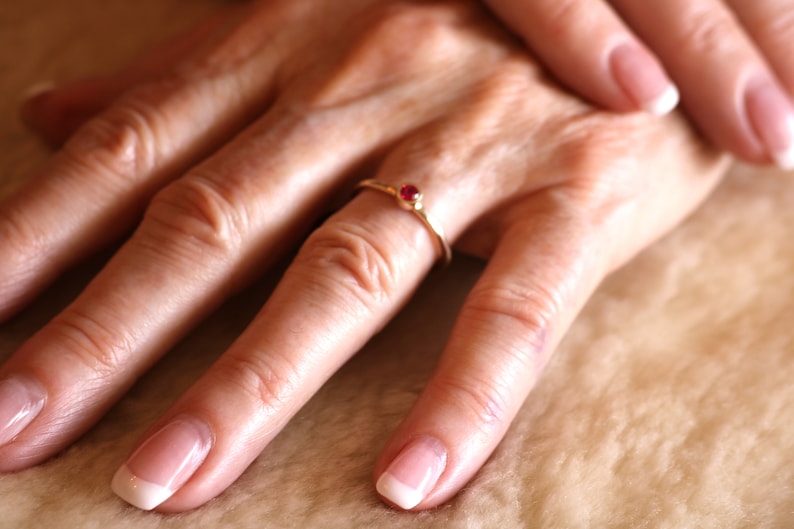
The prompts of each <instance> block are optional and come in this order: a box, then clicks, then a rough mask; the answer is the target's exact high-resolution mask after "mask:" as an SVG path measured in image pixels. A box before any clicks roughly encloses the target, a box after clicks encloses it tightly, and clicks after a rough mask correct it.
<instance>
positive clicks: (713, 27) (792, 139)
mask: <svg viewBox="0 0 794 529" xmlns="http://www.w3.org/2000/svg"><path fill="white" fill-rule="evenodd" d="M487 2H488V3H489V4H490V5H491V6H492V7H493V9H494V10H495V11H496V12H497V13H498V14H499V15H500V16H501V17H502V19H503V20H504V21H505V22H507V23H508V24H509V25H510V26H512V27H513V28H514V29H515V30H516V31H517V32H518V33H519V34H520V35H521V36H522V37H523V39H524V40H525V41H526V42H527V44H528V45H529V46H530V47H531V48H532V50H533V51H535V52H537V53H538V54H539V56H540V58H541V59H542V60H543V62H544V63H545V64H546V65H547V66H548V67H549V68H550V69H551V70H552V71H553V72H554V74H555V75H557V76H558V77H559V78H560V79H561V80H562V81H563V82H564V83H565V84H566V85H568V86H569V87H571V88H572V89H574V90H576V91H577V92H578V93H580V94H582V95H583V96H585V97H587V98H589V99H590V100H591V101H593V102H595V103H597V104H600V105H604V106H606V107H608V108H611V109H614V110H623V111H631V110H640V109H644V110H647V111H649V112H651V113H654V114H664V113H666V112H668V111H669V110H672V109H673V108H674V107H675V105H676V104H677V103H678V90H677V89H676V88H675V86H674V85H673V84H672V83H671V81H670V79H669V78H668V77H667V73H666V72H665V69H666V70H667V72H669V74H670V75H671V76H672V79H673V80H674V81H675V83H676V84H677V85H678V86H679V87H680V88H681V92H682V93H681V96H682V98H683V104H684V106H685V107H686V110H687V113H688V114H689V115H690V116H691V117H692V119H694V121H695V122H696V123H697V125H698V126H699V127H700V129H701V130H702V132H703V133H705V135H706V136H708V138H709V139H711V140H712V141H713V142H714V143H715V144H716V145H717V146H719V147H721V148H724V149H727V150H729V151H731V152H733V153H734V154H736V155H737V156H739V157H741V158H743V159H745V160H747V161H750V162H757V163H767V162H769V161H772V162H775V163H777V164H778V165H779V166H780V167H782V168H784V169H794V106H792V102H791V95H792V94H794V62H792V61H791V58H790V50H791V47H792V45H794V4H792V3H791V2H785V1H779V0H706V1H695V2H693V1H691V0H642V1H635V0H609V1H605V0H487ZM648 48H650V49H648Z"/></svg>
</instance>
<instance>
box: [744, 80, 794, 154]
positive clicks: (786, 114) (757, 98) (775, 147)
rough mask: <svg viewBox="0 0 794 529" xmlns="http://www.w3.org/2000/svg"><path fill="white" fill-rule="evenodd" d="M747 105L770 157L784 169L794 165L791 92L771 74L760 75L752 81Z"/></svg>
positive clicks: (747, 109)
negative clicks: (787, 92) (782, 86)
mask: <svg viewBox="0 0 794 529" xmlns="http://www.w3.org/2000/svg"><path fill="white" fill-rule="evenodd" d="M744 105H745V109H746V112H747V118H748V120H749V121H750V125H751V127H752V129H753V132H754V133H755V136H756V138H757V140H758V141H759V142H760V143H761V144H762V145H763V146H764V148H765V150H766V152H767V154H768V156H769V159H771V160H772V161H773V162H774V163H775V164H776V165H777V166H778V167H780V168H781V169H783V170H792V169H794V105H793V104H792V102H791V100H790V98H789V96H788V94H786V93H785V91H784V90H783V89H782V88H781V87H780V86H779V85H778V84H777V83H776V82H775V81H773V80H771V79H770V78H768V77H767V76H759V77H757V78H755V79H753V80H751V81H750V82H749V83H748V85H747V89H746V93H745V100H744Z"/></svg>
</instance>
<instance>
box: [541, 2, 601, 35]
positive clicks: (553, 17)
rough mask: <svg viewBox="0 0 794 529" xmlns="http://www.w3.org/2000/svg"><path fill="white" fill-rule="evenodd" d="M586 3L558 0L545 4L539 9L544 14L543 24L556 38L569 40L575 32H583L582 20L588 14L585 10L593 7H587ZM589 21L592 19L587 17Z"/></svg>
mask: <svg viewBox="0 0 794 529" xmlns="http://www.w3.org/2000/svg"><path fill="white" fill-rule="evenodd" d="M585 4H586V2H580V1H579V0H556V1H546V2H543V6H542V7H541V8H539V9H540V10H542V11H541V12H542V13H543V24H544V25H545V26H546V28H547V30H548V31H549V34H551V35H553V36H554V37H556V38H558V39H559V38H561V39H564V40H568V38H569V37H572V36H573V33H574V32H578V31H581V27H582V26H581V24H580V22H581V19H582V16H583V15H585V14H586V12H585V11H584V10H583V9H584V8H585V7H586V8H587V9H589V8H590V7H591V6H589V5H587V6H585ZM587 19H588V20H589V19H590V17H589V16H587Z"/></svg>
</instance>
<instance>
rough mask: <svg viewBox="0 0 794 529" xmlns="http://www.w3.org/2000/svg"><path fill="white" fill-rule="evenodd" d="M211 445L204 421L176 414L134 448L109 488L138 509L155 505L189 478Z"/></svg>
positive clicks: (210, 437)
mask: <svg viewBox="0 0 794 529" xmlns="http://www.w3.org/2000/svg"><path fill="white" fill-rule="evenodd" d="M211 445H212V436H211V434H210V429H209V427H208V426H207V425H206V424H204V423H203V422H201V421H199V420H198V419H194V418H192V417H187V416H181V417H177V418H176V419H174V420H173V421H171V422H170V423H168V424H166V425H165V426H163V427H162V428H161V429H160V430H158V431H157V432H155V433H154V434H153V435H152V436H151V437H149V439H147V440H146V441H144V443H143V444H142V445H141V446H140V447H138V449H137V450H135V452H134V453H133V454H132V455H131V456H130V457H129V459H128V460H127V462H126V463H124V464H123V465H122V466H121V468H119V469H118V471H117V472H116V474H115V475H114V476H113V482H112V484H111V488H112V489H113V491H114V492H115V493H116V494H117V495H118V496H120V497H121V498H122V499H123V500H125V501H126V502H127V503H130V504H132V505H134V506H135V507H138V508H139V509H143V510H146V511H148V510H151V509H154V508H155V507H157V506H158V505H160V504H161V503H163V502H164V501H166V500H167V499H168V498H170V497H171V496H173V495H174V493H175V492H176V491H178V490H179V489H180V487H182V485H184V484H185V483H186V482H187V480H188V479H190V477H191V476H192V475H193V474H194V473H195V472H196V470H198V468H199V467H200V466H201V464H202V463H203V462H204V460H205V459H206V457H207V454H208V453H209V451H210V447H211Z"/></svg>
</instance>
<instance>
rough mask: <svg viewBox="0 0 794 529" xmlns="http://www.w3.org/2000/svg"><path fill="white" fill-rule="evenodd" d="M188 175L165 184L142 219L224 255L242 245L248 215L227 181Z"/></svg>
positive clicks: (178, 237) (175, 235) (237, 193)
mask: <svg viewBox="0 0 794 529" xmlns="http://www.w3.org/2000/svg"><path fill="white" fill-rule="evenodd" d="M218 182H219V181H218V180H214V179H212V178H207V177H202V176H199V175H191V176H189V177H186V178H183V179H181V180H177V181H176V182H173V183H172V184H170V185H168V186H166V187H165V188H163V190H161V191H160V192H159V193H158V194H157V195H155V197H154V199H153V200H152V202H151V204H150V206H149V209H148V210H147V212H146V216H145V219H144V220H145V221H147V222H149V223H154V224H155V225H157V226H158V227H159V228H162V229H164V231H165V233H166V234H170V235H173V236H174V237H176V239H177V240H183V239H185V238H187V239H188V240H191V241H196V242H198V243H199V244H200V245H201V246H202V247H203V248H204V249H205V250H210V251H213V252H216V253H221V254H224V255H228V254H232V253H234V252H236V251H238V250H240V249H241V248H242V247H243V242H244V240H245V238H246V235H247V234H248V233H249V231H250V229H251V221H250V219H251V214H250V212H249V211H248V209H247V208H246V207H245V202H244V200H242V199H241V198H240V196H239V194H240V190H235V189H234V186H233V185H232V184H229V183H224V184H221V183H218Z"/></svg>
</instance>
